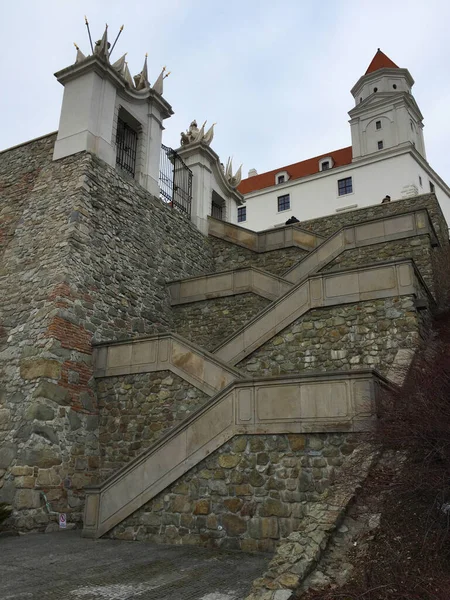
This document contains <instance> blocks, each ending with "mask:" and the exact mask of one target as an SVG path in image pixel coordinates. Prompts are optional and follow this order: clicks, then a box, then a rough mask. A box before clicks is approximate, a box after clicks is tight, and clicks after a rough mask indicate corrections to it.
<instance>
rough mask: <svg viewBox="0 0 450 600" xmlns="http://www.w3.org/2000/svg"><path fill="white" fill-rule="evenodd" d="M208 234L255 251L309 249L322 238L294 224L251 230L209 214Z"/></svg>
mask: <svg viewBox="0 0 450 600" xmlns="http://www.w3.org/2000/svg"><path fill="white" fill-rule="evenodd" d="M208 234H209V235H211V236H213V237H217V238H219V239H222V240H224V241H226V242H231V243H232V244H236V245H237V246H242V247H243V248H247V249H249V250H253V251H254V252H256V253H262V252H270V251H271V250H278V249H280V248H289V247H291V246H296V247H298V248H302V249H303V250H307V251H310V250H312V249H313V248H316V247H317V246H318V245H319V244H321V243H322V241H323V240H324V237H323V236H322V235H318V234H316V233H314V232H312V231H308V230H307V229H303V228H301V227H297V226H296V225H295V224H292V225H284V226H282V227H272V228H270V229H264V230H263V231H253V230H251V229H246V228H245V227H241V226H240V225H237V224H236V223H229V222H227V221H221V220H220V219H215V218H214V217H211V216H208ZM296 234H297V235H296ZM302 237H303V238H304V239H303V240H302V239H301V238H302ZM269 238H272V240H273V241H272V243H271V244H269V243H268V239H269ZM295 238H297V239H295Z"/></svg>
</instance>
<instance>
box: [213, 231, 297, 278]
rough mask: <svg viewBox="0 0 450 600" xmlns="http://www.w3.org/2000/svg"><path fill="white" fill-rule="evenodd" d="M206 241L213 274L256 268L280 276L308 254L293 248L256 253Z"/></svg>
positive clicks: (216, 240) (224, 243) (217, 239)
mask: <svg viewBox="0 0 450 600" xmlns="http://www.w3.org/2000/svg"><path fill="white" fill-rule="evenodd" d="M208 239H209V242H210V245H211V248H212V252H213V255H214V270H215V272H220V271H229V270H232V269H241V268H243V267H257V268H259V269H263V270H264V271H268V272H269V273H273V274H274V275H279V276H280V275H282V274H283V273H284V272H285V271H287V270H288V269H289V268H290V267H292V266H293V265H294V264H295V263H297V262H299V261H300V260H301V259H302V258H303V257H304V256H306V255H307V254H308V252H307V251H306V250H303V249H301V248H297V247H295V246H293V247H291V248H281V249H279V250H271V251H270V252H261V253H258V252H254V251H253V250H249V249H248V248H243V247H242V246H238V245H237V244H232V243H231V242H225V241H224V240H221V239H219V238H215V237H212V236H211V237H209V238H208Z"/></svg>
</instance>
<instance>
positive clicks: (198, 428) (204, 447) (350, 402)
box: [83, 370, 387, 537]
mask: <svg viewBox="0 0 450 600" xmlns="http://www.w3.org/2000/svg"><path fill="white" fill-rule="evenodd" d="M383 385H387V382H386V381H385V380H384V379H383V378H381V377H380V376H379V375H377V374H376V373H374V372H372V371H364V370H361V371H354V372H346V373H326V374H312V375H308V376H305V377H298V376H296V377H284V378H277V379H263V380H243V381H235V382H234V383H233V384H232V385H230V386H228V387H227V388H225V389H223V390H222V391H221V392H220V393H219V394H217V395H216V396H215V397H214V398H213V399H211V400H210V401H209V402H207V403H206V404H205V405H204V406H203V407H202V408H200V409H199V410H198V411H196V412H195V413H194V414H192V415H191V416H190V417H188V418H187V419H185V420H184V421H183V422H182V423H181V424H180V425H179V426H178V427H176V428H175V429H173V430H172V431H170V432H169V433H168V434H166V435H164V436H162V437H161V439H160V440H159V441H158V442H157V443H156V444H154V445H153V446H151V447H150V448H149V449H148V450H147V451H146V452H144V453H143V454H141V455H140V456H139V457H137V458H136V459H135V460H134V461H132V462H131V463H129V464H128V465H126V466H125V467H124V468H123V469H121V470H120V471H118V472H117V473H116V474H115V475H114V476H112V477H111V478H110V479H108V480H107V481H106V482H105V483H104V484H102V485H101V486H97V487H90V488H87V489H86V491H87V501H86V508H85V519H84V530H83V531H84V535H85V536H88V537H100V536H101V535H103V534H104V533H106V532H107V531H109V530H110V529H111V528H112V527H114V526H115V525H117V524H118V523H120V522H121V521H123V519H125V518H126V517H127V516H128V515H130V514H132V513H133V512H134V511H136V510H137V509H139V508H140V506H142V505H143V504H144V503H145V502H148V501H149V500H151V499H152V498H153V497H155V496H156V495H157V494H159V493H160V492H161V491H163V490H164V489H165V488H167V486H169V485H170V484H172V483H173V482H174V481H176V480H177V479H178V478H179V477H181V476H182V475H183V474H184V473H186V472H187V471H188V470H189V469H190V468H192V467H194V466H195V465H196V464H198V463H199V462H200V461H201V460H203V459H204V458H205V457H206V456H207V455H209V454H210V453H211V452H213V451H215V450H217V449H218V448H219V447H220V446H222V444H224V443H225V442H226V441H227V440H229V439H230V438H231V437H233V436H234V435H237V434H280V433H304V432H327V431H339V432H352V431H353V432H354V431H364V430H366V429H367V427H368V426H369V425H370V423H371V422H372V419H373V414H374V410H375V403H376V395H377V391H378V389H379V386H383Z"/></svg>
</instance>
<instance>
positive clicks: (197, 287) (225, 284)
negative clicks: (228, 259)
mask: <svg viewBox="0 0 450 600" xmlns="http://www.w3.org/2000/svg"><path fill="white" fill-rule="evenodd" d="M168 287H169V293H170V298H171V302H172V306H176V305H178V304H186V303H188V302H199V301H201V300H207V299H209V298H222V297H225V296H233V295H236V294H245V293H248V292H250V293H253V294H257V295H258V296H262V297H263V298H267V299H268V300H276V299H277V298H279V297H280V296H282V295H283V294H285V293H286V292H287V291H288V290H290V289H291V288H292V284H291V283H289V282H287V281H285V280H284V279H282V278H281V277H277V276H276V275H272V274H271V273H267V272H265V271H262V270H261V269H255V268H250V269H235V270H233V271H224V272H222V273H212V274H210V275H202V276H200V277H191V278H189V279H181V280H179V281H174V282H171V283H170V284H169V286H168Z"/></svg>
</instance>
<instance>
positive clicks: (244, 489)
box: [235, 483, 252, 496]
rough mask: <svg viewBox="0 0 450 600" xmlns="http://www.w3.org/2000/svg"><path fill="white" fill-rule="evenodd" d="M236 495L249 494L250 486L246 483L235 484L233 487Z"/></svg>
mask: <svg viewBox="0 0 450 600" xmlns="http://www.w3.org/2000/svg"><path fill="white" fill-rule="evenodd" d="M235 493H236V496H251V495H252V493H251V490H250V486H249V485H248V484H246V483H244V484H242V485H237V486H236V488H235Z"/></svg>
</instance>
